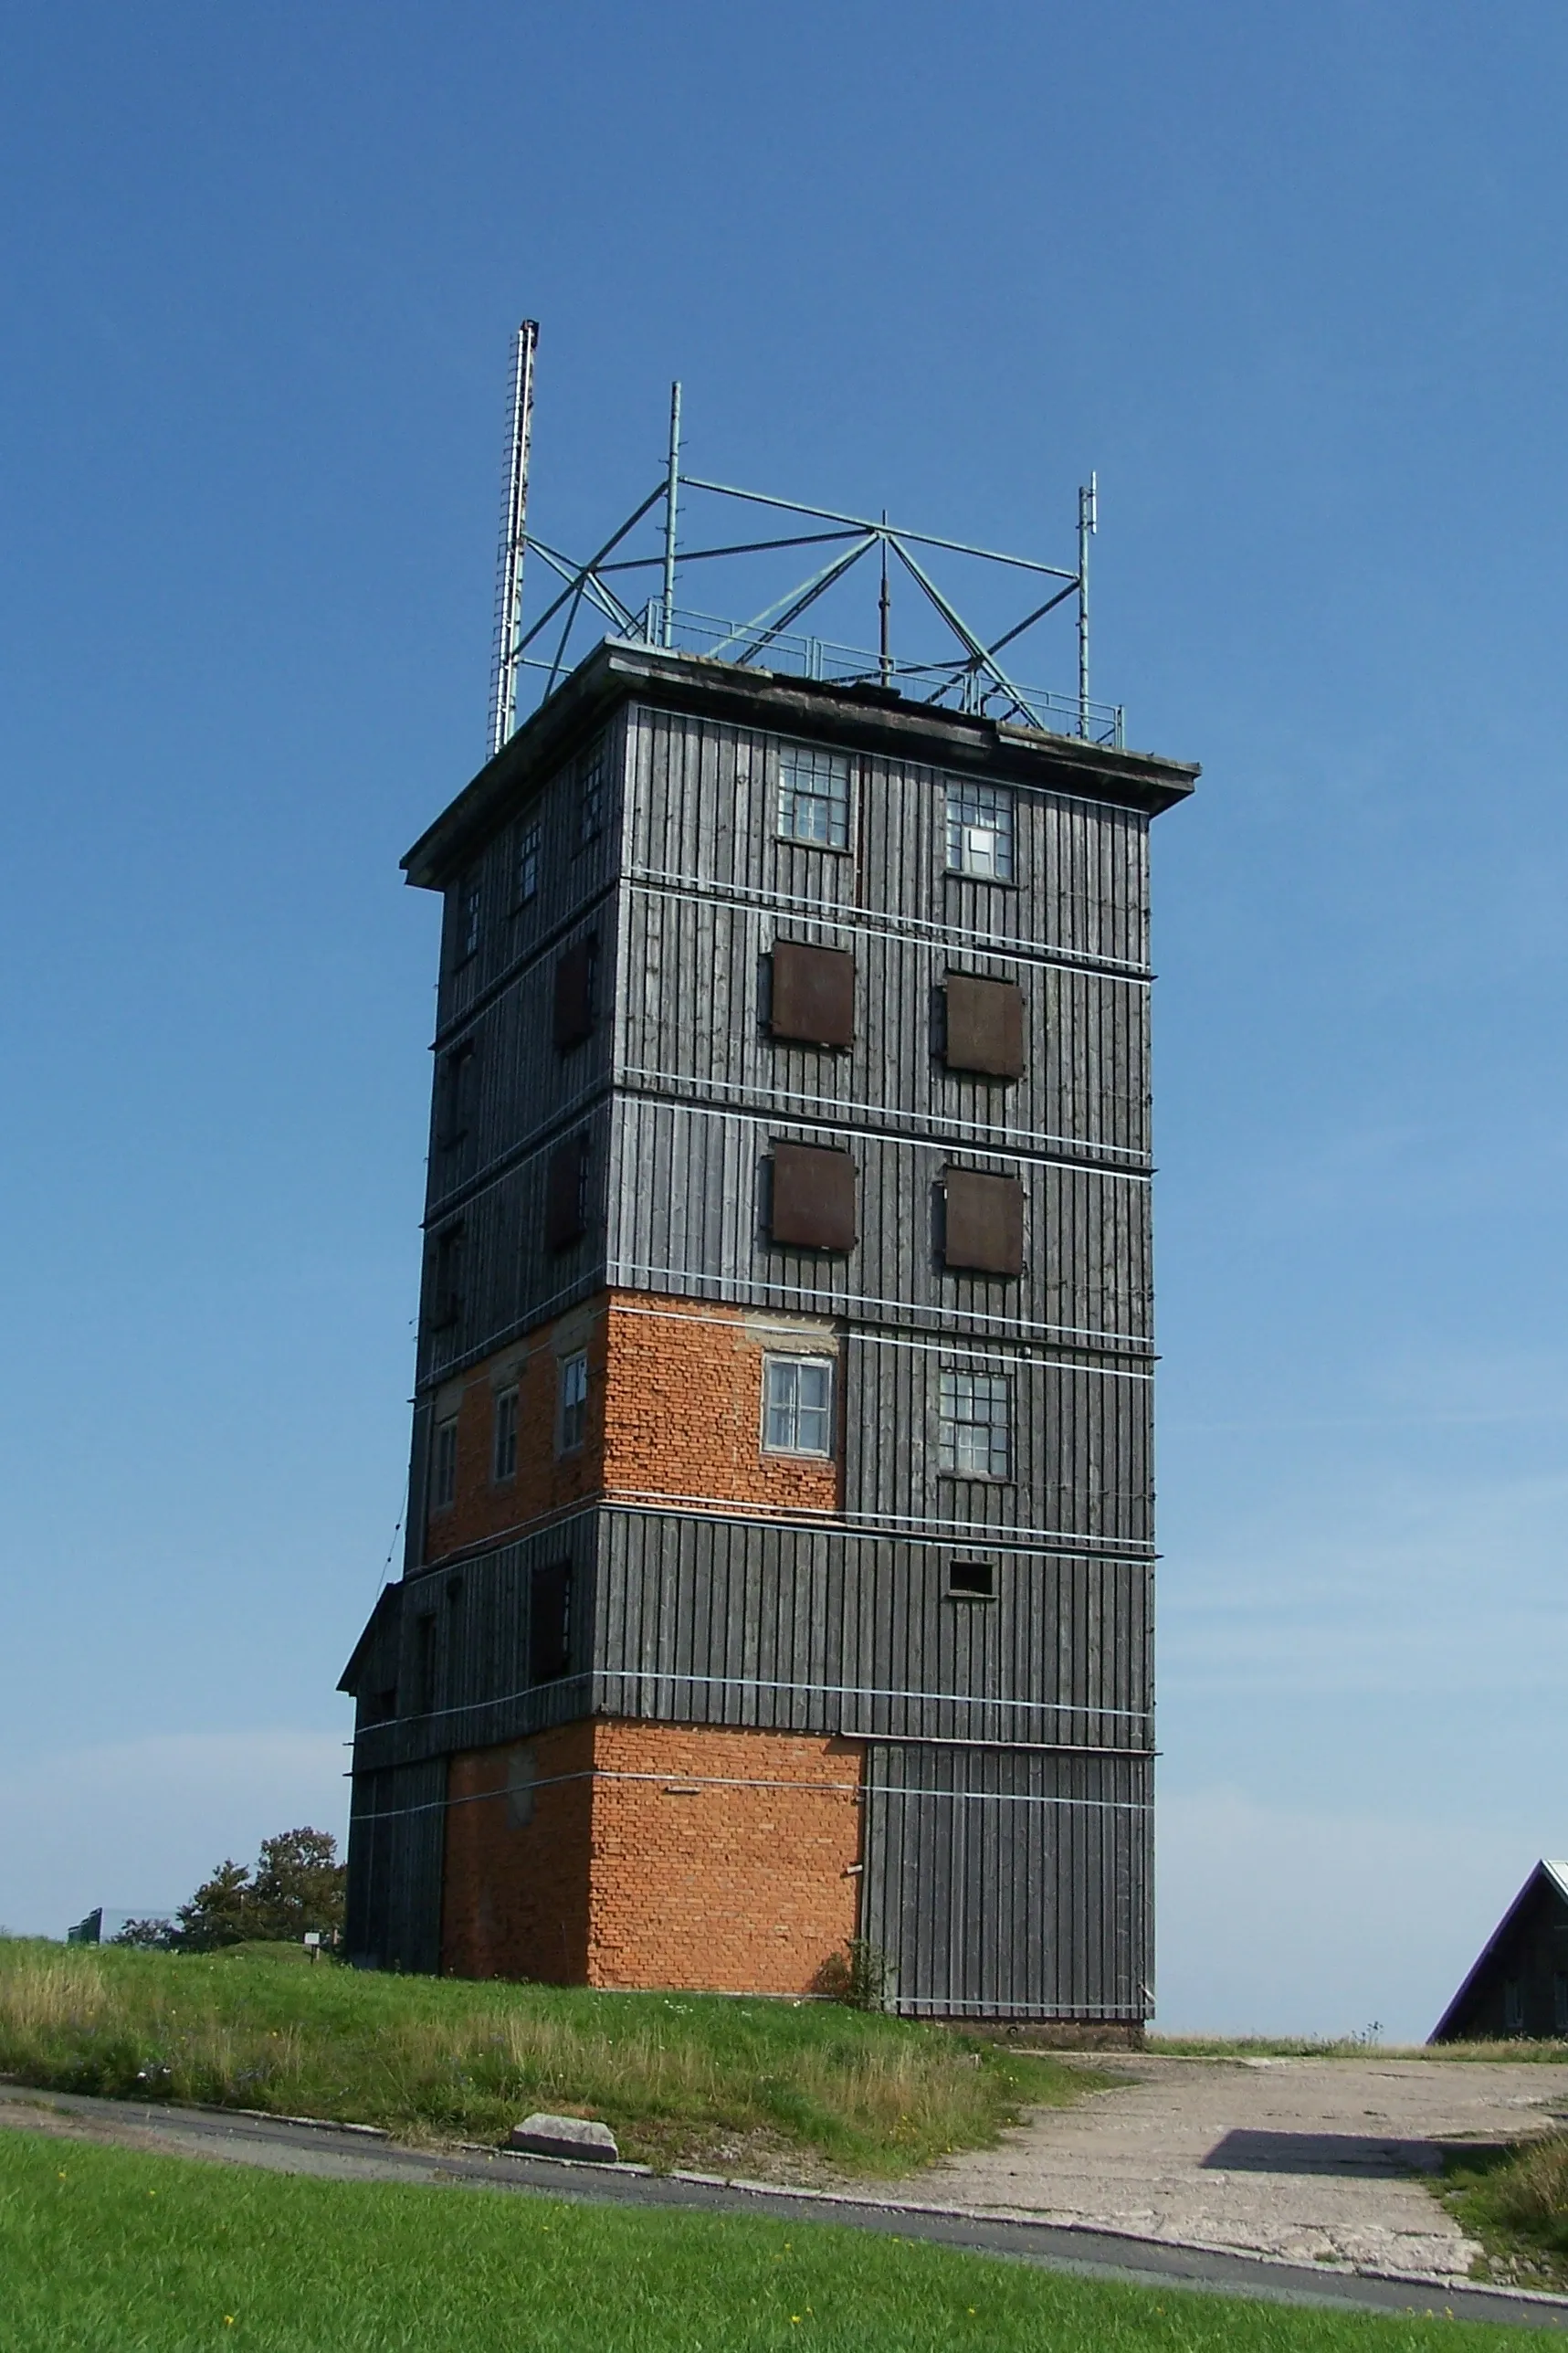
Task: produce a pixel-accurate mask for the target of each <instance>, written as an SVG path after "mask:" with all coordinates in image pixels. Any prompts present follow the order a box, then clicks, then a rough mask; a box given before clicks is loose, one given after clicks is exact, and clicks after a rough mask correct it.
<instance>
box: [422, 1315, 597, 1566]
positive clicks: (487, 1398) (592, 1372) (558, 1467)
mask: <svg viewBox="0 0 1568 2353" xmlns="http://www.w3.org/2000/svg"><path fill="white" fill-rule="evenodd" d="M580 1320H581V1318H580V1316H579V1317H576V1318H574V1322H575V1321H580ZM555 1329H556V1327H555V1326H554V1325H553V1324H552V1325H550V1326H549V1327H548V1328H547V1329H546V1330H545V1331H543V1332H542V1333H540V1334H538V1335H535V1337H534V1339H533V1340H532V1341H531V1344H530V1346H529V1351H528V1355H527V1356H526V1358H525V1360H524V1362H523V1364H522V1366H521V1376H520V1378H519V1382H518V1417H517V1472H516V1475H515V1477H513V1478H510V1479H502V1480H497V1479H496V1478H495V1477H494V1476H493V1472H494V1467H495V1385H494V1382H493V1380H492V1378H491V1367H490V1364H489V1363H486V1364H483V1365H480V1366H478V1367H477V1368H476V1369H475V1370H474V1371H473V1372H471V1373H470V1374H469V1375H468V1381H467V1383H466V1385H465V1387H464V1389H463V1398H462V1403H461V1405H460V1406H459V1407H458V1479H457V1497H456V1500H455V1502H454V1503H453V1504H451V1505H450V1507H449V1508H448V1509H447V1510H445V1511H440V1512H432V1513H431V1514H430V1516H429V1520H428V1523H427V1525H426V1552H425V1556H426V1560H430V1561H436V1560H440V1559H441V1558H443V1557H444V1556H446V1555H447V1554H448V1553H452V1552H458V1551H460V1550H461V1549H462V1548H463V1546H466V1545H473V1544H479V1543H482V1542H483V1541H484V1539H485V1538H486V1537H488V1536H494V1535H501V1534H502V1533H503V1532H504V1531H505V1530H507V1529H509V1528H515V1527H519V1526H521V1525H525V1524H526V1523H527V1522H528V1521H530V1520H537V1519H542V1518H543V1517H544V1516H545V1515H546V1514H549V1513H551V1512H556V1511H562V1510H563V1509H564V1508H565V1507H566V1506H567V1505H568V1504H576V1503H581V1502H582V1501H583V1499H584V1497H585V1496H588V1495H595V1494H597V1493H599V1492H600V1490H601V1488H602V1487H603V1484H604V1415H605V1340H606V1326H605V1314H604V1302H603V1301H602V1300H601V1301H599V1302H598V1303H596V1312H595V1314H594V1316H593V1320H592V1322H591V1323H590V1324H588V1326H587V1328H586V1330H585V1332H584V1341H583V1345H584V1348H585V1351H586V1354H587V1358H588V1418H587V1433H586V1436H585V1438H584V1443H583V1444H582V1446H581V1447H579V1448H578V1449H577V1450H576V1451H574V1452H573V1453H571V1454H557V1453H556V1451H555V1434H556V1429H557V1412H558V1409H559V1403H560V1398H559V1384H560V1362H559V1358H558V1357H557V1355H556V1351H555V1345H554V1336H555ZM509 1354H515V1352H509Z"/></svg>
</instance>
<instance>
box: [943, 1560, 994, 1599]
mask: <svg viewBox="0 0 1568 2353" xmlns="http://www.w3.org/2000/svg"><path fill="white" fill-rule="evenodd" d="M947 1589H948V1591H949V1592H950V1593H952V1594H954V1595H957V1596H961V1597H962V1598H963V1599H964V1600H966V1601H994V1599H995V1598H996V1572H995V1569H994V1567H992V1564H991V1563H990V1561H988V1560H955V1561H953V1562H952V1564H951V1565H950V1567H949V1568H948V1572H947Z"/></svg>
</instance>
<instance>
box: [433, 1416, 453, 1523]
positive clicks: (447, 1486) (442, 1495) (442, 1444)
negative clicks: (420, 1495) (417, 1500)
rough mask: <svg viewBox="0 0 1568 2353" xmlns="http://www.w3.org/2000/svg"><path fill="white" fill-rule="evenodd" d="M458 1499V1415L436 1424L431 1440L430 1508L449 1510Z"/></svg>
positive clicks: (440, 1510)
mask: <svg viewBox="0 0 1568 2353" xmlns="http://www.w3.org/2000/svg"><path fill="white" fill-rule="evenodd" d="M457 1500H458V1417H457V1415H456V1414H451V1415H448V1417H447V1419H446V1420H444V1421H438V1422H437V1424H436V1429H435V1433H434V1436H433V1437H432V1439H431V1442H430V1508H431V1510H432V1511H433V1512H449V1511H450V1510H451V1508H452V1505H453V1504H455V1503H456V1502H457Z"/></svg>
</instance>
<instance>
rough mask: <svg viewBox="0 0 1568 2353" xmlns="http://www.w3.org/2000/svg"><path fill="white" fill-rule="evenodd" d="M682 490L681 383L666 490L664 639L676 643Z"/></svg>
mask: <svg viewBox="0 0 1568 2353" xmlns="http://www.w3.org/2000/svg"><path fill="white" fill-rule="evenodd" d="M679 491H680V386H679V383H676V384H672V385H670V387H669V473H668V477H667V480H666V484H665V492H664V628H663V630H662V632H661V634H662V637H663V639H664V643H665V644H666V645H667V646H673V645H674V643H675V521H676V508H677V504H678V502H679Z"/></svg>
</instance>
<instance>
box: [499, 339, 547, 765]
mask: <svg viewBox="0 0 1568 2353" xmlns="http://www.w3.org/2000/svg"><path fill="white" fill-rule="evenodd" d="M538 344H539V322H538V320H537V319H525V320H524V321H523V322H522V324H521V327H519V329H518V331H517V360H516V364H515V366H514V367H513V370H512V379H511V448H510V457H509V461H508V465H507V482H506V505H505V508H504V509H503V511H502V514H501V527H500V556H499V558H498V560H497V564H496V626H495V648H494V654H493V659H492V662H491V670H490V744H489V756H490V758H491V759H492V760H493V759H494V757H495V755H496V754H497V753H498V752H499V751H500V748H501V746H502V744H505V743H506V742H507V740H508V738H509V737H510V734H511V733H512V730H513V727H514V726H515V724H516V722H517V661H518V655H519V653H520V651H521V645H520V637H521V623H522V558H523V554H524V551H525V549H526V547H527V545H528V537H527V522H528V454H529V448H530V445H531V441H532V439H533V355H534V353H535V351H536V350H537V348H538Z"/></svg>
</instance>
